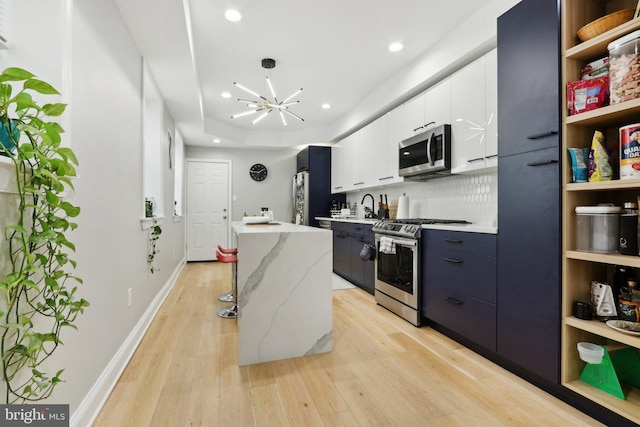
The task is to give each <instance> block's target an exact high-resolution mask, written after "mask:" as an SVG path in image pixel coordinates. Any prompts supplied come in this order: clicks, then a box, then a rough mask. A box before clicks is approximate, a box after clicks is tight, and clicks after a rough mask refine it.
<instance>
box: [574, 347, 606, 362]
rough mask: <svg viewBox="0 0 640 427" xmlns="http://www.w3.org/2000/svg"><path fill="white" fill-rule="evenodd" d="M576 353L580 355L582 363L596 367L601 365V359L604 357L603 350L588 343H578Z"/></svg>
mask: <svg viewBox="0 0 640 427" xmlns="http://www.w3.org/2000/svg"><path fill="white" fill-rule="evenodd" d="M578 353H579V354H580V359H582V360H583V361H585V362H587V363H592V364H594V365H598V364H600V363H602V358H603V357H604V348H602V347H601V346H599V345H598V344H593V343H590V342H579V343H578Z"/></svg>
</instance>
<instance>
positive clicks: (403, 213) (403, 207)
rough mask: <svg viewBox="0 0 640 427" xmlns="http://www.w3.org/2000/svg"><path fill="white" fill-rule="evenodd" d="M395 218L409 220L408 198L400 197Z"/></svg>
mask: <svg viewBox="0 0 640 427" xmlns="http://www.w3.org/2000/svg"><path fill="white" fill-rule="evenodd" d="M396 218H398V219H407V218H409V197H408V196H400V198H399V199H398V213H397V214H396Z"/></svg>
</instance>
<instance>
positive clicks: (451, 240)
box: [444, 239, 462, 243]
mask: <svg viewBox="0 0 640 427" xmlns="http://www.w3.org/2000/svg"><path fill="white" fill-rule="evenodd" d="M444 241H445V242H447V243H462V240H457V239H444Z"/></svg>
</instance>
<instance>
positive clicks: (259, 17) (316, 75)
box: [115, 0, 491, 146]
mask: <svg viewBox="0 0 640 427" xmlns="http://www.w3.org/2000/svg"><path fill="white" fill-rule="evenodd" d="M115 1H116V3H117V5H118V8H119V9H120V11H121V13H122V16H123V18H124V20H125V22H126V24H127V26H128V27H129V30H130V32H131V34H132V36H133V38H134V40H135V41H136V43H137V44H138V48H139V49H140V51H141V53H142V55H143V56H144V58H145V60H146V61H147V63H148V65H149V67H150V69H151V71H152V73H153V75H154V78H155V80H156V83H157V85H158V87H159V89H160V91H161V93H162V95H163V97H164V99H165V103H166V106H167V108H168V109H169V111H170V113H171V115H172V116H173V117H174V119H175V121H176V125H177V126H178V127H179V128H180V130H181V131H182V133H183V136H184V138H185V143H187V144H192V145H207V146H212V145H213V144H212V142H211V141H212V139H213V138H214V137H219V138H221V139H222V140H223V144H228V146H229V145H230V146H247V145H252V144H254V141H257V140H260V139H261V138H263V139H264V140H265V141H266V140H278V139H279V137H280V136H282V135H284V134H285V133H293V134H296V135H298V134H299V135H301V136H302V135H305V134H311V133H313V132H316V133H317V132H318V131H319V130H321V129H327V128H330V127H331V126H332V124H334V123H335V122H336V121H338V120H340V119H341V118H343V117H344V116H345V115H347V114H349V113H350V111H351V110H352V109H354V107H355V106H357V105H358V104H359V103H360V102H362V101H363V100H364V99H365V98H366V97H367V96H368V95H369V94H370V93H371V92H373V91H375V90H376V89H377V88H378V87H380V85H382V84H383V83H384V82H386V81H388V80H389V79H390V78H391V77H392V76H394V74H397V73H399V72H400V71H402V70H403V68H406V67H407V66H408V65H409V64H411V63H412V62H414V61H415V60H416V59H417V58H419V57H420V56H422V55H423V54H425V52H427V50H428V49H429V47H430V46H432V45H433V44H434V43H436V42H437V41H438V40H440V39H441V38H442V37H443V36H444V35H445V34H447V33H449V32H450V31H451V30H452V29H453V28H455V27H456V26H457V25H458V24H459V23H460V21H461V20H462V19H463V18H464V17H467V16H470V15H471V14H473V13H475V12H476V11H478V10H479V9H481V8H482V7H484V6H485V5H486V4H487V3H490V2H491V0H446V1H442V0H397V1H388V0H387V1H384V0H323V1H317V0H316V1H311V0H270V1H256V0H182V1H179V0H135V1H132V0H115ZM228 8H235V9H237V10H239V11H241V12H242V14H243V15H244V19H243V20H242V21H241V22H239V23H231V22H228V21H227V20H225V18H224V12H225V10H226V9H228ZM396 41H399V42H402V43H403V44H404V49H403V50H402V51H400V52H397V53H391V52H389V51H388V49H387V48H388V45H389V44H390V43H391V42H396ZM262 58H273V59H275V60H276V62H277V65H276V67H275V68H274V69H272V70H270V71H267V70H264V69H263V68H262V67H261V65H260V61H261V59H262ZM265 74H268V75H269V76H270V79H271V81H272V83H273V85H274V89H275V90H276V94H277V95H278V96H279V98H280V99H281V100H282V99H283V98H284V97H286V96H288V95H291V94H292V93H293V92H295V91H296V90H297V89H299V88H304V90H303V92H302V93H301V94H300V95H298V96H297V97H296V98H295V99H299V100H300V104H298V105H294V106H292V107H290V110H291V111H292V112H294V113H295V114H297V115H299V116H301V117H303V118H304V122H300V121H298V120H295V119H294V118H292V117H287V124H288V126H287V127H286V128H285V127H283V125H282V121H281V119H280V117H279V115H278V114H277V113H276V112H273V113H271V114H269V115H268V116H267V117H266V118H264V119H263V120H262V121H260V122H259V123H257V124H255V125H251V124H250V122H251V119H252V117H255V116H247V117H240V118H236V119H231V118H230V116H231V115H233V114H235V113H239V112H243V111H246V110H248V108H247V107H246V106H244V105H243V104H241V103H239V102H238V101H237V100H236V99H237V98H245V99H246V98H248V99H252V98H253V97H252V96H251V95H249V94H247V93H246V92H243V91H242V90H240V89H239V88H237V87H235V86H234V85H233V82H238V83H240V84H242V85H244V86H246V87H248V88H251V89H252V90H254V91H256V92H258V93H259V94H261V95H263V96H265V97H267V98H269V97H270V92H269V89H268V87H267V86H266V83H265ZM224 91H227V92H230V93H231V94H232V98H231V99H224V98H222V97H221V96H220V94H221V93H222V92H224ZM325 102H327V103H330V104H331V106H332V108H331V109H329V110H324V109H322V108H321V104H323V103H325ZM256 116H257V115H256ZM335 136H337V135H332V137H335ZM301 139H304V138H303V137H301ZM304 142H305V141H300V143H304ZM327 142H328V141H327Z"/></svg>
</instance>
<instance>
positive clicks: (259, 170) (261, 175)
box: [249, 163, 267, 181]
mask: <svg viewBox="0 0 640 427" xmlns="http://www.w3.org/2000/svg"><path fill="white" fill-rule="evenodd" d="M249 176H251V178H252V179H253V180H254V181H264V179H265V178H266V177H267V167H266V166H265V165H263V164H261V163H256V164H255V165H253V166H251V167H250V168H249Z"/></svg>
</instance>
